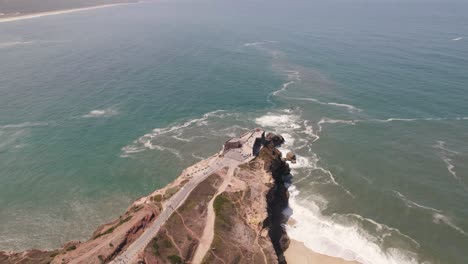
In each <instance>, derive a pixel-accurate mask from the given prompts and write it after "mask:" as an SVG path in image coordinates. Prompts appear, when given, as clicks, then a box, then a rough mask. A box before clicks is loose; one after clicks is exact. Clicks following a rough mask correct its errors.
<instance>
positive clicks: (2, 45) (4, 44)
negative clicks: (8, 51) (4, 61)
mask: <svg viewBox="0 0 468 264" xmlns="http://www.w3.org/2000/svg"><path fill="white" fill-rule="evenodd" d="M32 43H33V42H32V41H12V42H1V43H0V48H8V47H14V46H22V45H29V44H32Z"/></svg>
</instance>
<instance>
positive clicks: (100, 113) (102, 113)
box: [82, 108, 119, 118]
mask: <svg viewBox="0 0 468 264" xmlns="http://www.w3.org/2000/svg"><path fill="white" fill-rule="evenodd" d="M118 113H119V112H118V111H117V110H115V109H113V108H106V109H97V110H92V111H90V112H89V113H87V114H85V115H83V116H82V117H84V118H97V117H110V116H115V115H117V114H118Z"/></svg>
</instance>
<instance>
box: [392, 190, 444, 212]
mask: <svg viewBox="0 0 468 264" xmlns="http://www.w3.org/2000/svg"><path fill="white" fill-rule="evenodd" d="M393 193H394V194H395V195H396V197H398V198H400V199H401V200H402V201H403V202H404V204H405V205H406V206H408V207H409V208H419V209H424V210H428V211H432V212H437V213H441V212H442V211H441V210H438V209H435V208H432V207H429V206H425V205H421V204H418V203H416V202H413V201H411V200H410V199H408V198H407V197H406V196H404V195H403V194H402V193H400V192H399V191H395V190H394V191H393Z"/></svg>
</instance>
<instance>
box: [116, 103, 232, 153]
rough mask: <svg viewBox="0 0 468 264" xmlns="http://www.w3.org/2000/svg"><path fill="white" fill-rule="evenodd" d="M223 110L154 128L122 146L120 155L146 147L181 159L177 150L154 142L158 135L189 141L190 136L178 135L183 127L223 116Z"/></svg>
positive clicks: (136, 151) (201, 124) (143, 149)
mask: <svg viewBox="0 0 468 264" xmlns="http://www.w3.org/2000/svg"><path fill="white" fill-rule="evenodd" d="M223 112H224V110H216V111H212V112H208V113H206V114H204V115H203V116H202V117H201V118H195V119H191V120H188V121H186V122H184V123H182V124H180V123H179V124H175V125H171V126H168V127H164V128H155V129H153V131H152V132H151V133H148V134H145V135H143V136H142V137H140V138H138V139H137V140H135V141H134V142H133V143H132V144H130V145H128V146H125V147H123V148H122V151H123V154H122V155H121V157H128V156H129V155H130V154H133V153H139V152H143V151H145V150H148V149H149V150H154V149H156V150H160V151H169V152H171V153H173V154H174V155H176V156H177V157H179V158H181V159H182V156H181V154H180V152H179V151H178V150H176V149H173V148H169V147H165V146H161V145H160V144H156V143H154V142H155V141H157V139H158V137H159V136H163V135H169V136H171V137H172V138H175V139H177V140H181V141H191V140H192V139H191V138H190V139H185V138H182V137H180V133H181V132H182V131H183V130H184V129H186V128H188V127H190V126H205V125H207V123H206V121H207V120H208V119H209V118H211V117H215V116H216V117H220V118H222V117H224V115H223V114H222V113H223ZM172 133H175V135H171V134H172Z"/></svg>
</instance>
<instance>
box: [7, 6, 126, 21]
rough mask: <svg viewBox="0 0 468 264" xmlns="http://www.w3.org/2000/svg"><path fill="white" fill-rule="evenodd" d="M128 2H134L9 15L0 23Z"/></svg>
mask: <svg viewBox="0 0 468 264" xmlns="http://www.w3.org/2000/svg"><path fill="white" fill-rule="evenodd" d="M128 4H133V3H119V4H107V5H97V6H90V7H82V8H72V9H65V10H56V11H49V12H40V13H31V14H25V15H18V16H9V17H5V18H0V23H4V22H13V21H17V20H24V19H31V18H38V17H44V16H54V15H61V14H67V13H74V12H81V11H87V10H92V9H98V8H105V7H113V6H120V5H128Z"/></svg>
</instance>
